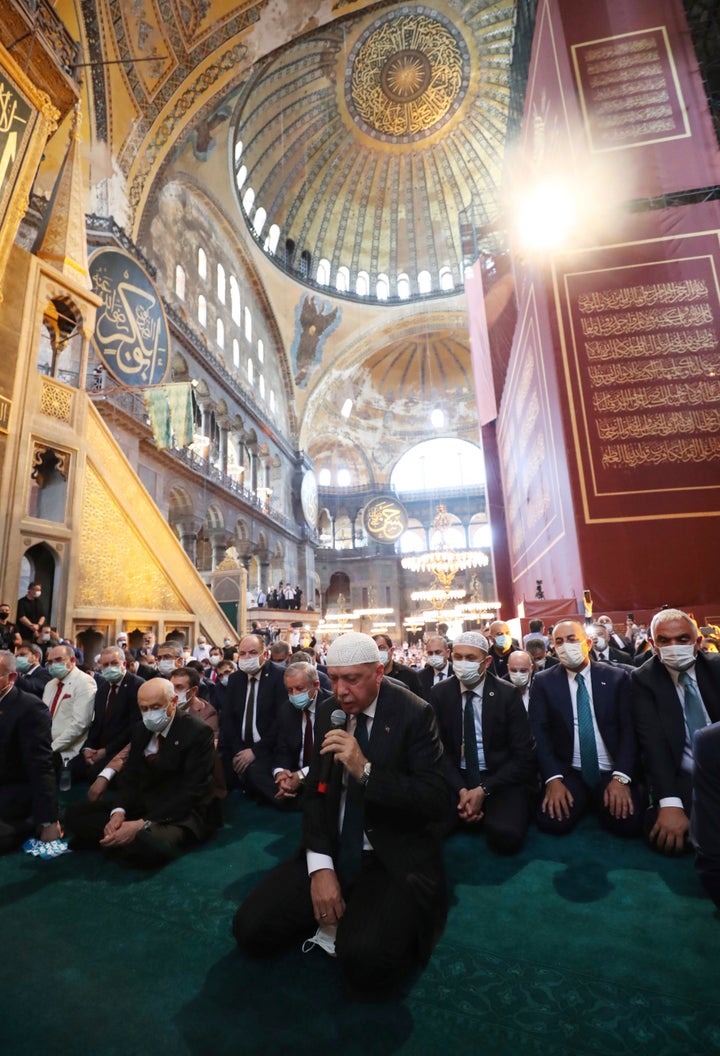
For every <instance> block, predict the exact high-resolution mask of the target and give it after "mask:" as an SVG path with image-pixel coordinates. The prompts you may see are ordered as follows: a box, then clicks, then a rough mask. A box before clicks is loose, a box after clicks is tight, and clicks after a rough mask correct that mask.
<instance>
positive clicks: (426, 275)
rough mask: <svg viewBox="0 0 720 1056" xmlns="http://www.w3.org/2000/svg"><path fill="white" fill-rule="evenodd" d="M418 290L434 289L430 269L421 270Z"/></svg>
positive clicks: (421, 291)
mask: <svg viewBox="0 0 720 1056" xmlns="http://www.w3.org/2000/svg"><path fill="white" fill-rule="evenodd" d="M418 291H419V292H420V293H430V292H431V291H432V279H431V278H430V272H429V271H421V272H420V274H419V275H418Z"/></svg>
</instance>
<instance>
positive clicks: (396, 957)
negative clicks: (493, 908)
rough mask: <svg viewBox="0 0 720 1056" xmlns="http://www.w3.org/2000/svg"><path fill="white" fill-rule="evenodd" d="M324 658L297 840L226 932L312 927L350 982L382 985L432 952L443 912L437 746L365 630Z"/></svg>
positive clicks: (442, 807) (281, 944) (280, 937)
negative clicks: (296, 848) (325, 694)
mask: <svg viewBox="0 0 720 1056" xmlns="http://www.w3.org/2000/svg"><path fill="white" fill-rule="evenodd" d="M327 668H328V675H329V677H330V682H331V684H332V687H333V696H332V697H331V698H330V699H329V700H327V701H325V702H323V703H321V704H320V705H319V707H318V709H317V715H316V720H315V745H314V751H313V756H312V760H311V763H310V770H309V772H308V776H307V778H306V781H305V792H304V793H303V795H304V800H305V802H304V816H303V841H302V848H301V850H300V852H299V853H298V854H297V855H296V856H295V857H294V858H292V859H290V860H289V861H287V862H284V863H282V864H281V865H279V866H277V868H275V869H273V870H272V872H270V873H269V874H268V875H267V876H266V877H265V878H264V879H263V880H262V881H261V882H260V884H259V885H258V886H257V887H256V888H255V889H254V890H253V891H251V892H250V894H249V895H248V897H247V898H246V899H245V901H244V902H243V904H242V905H241V906H240V908H239V909H238V911H237V913H236V914H235V919H234V921H233V931H234V934H235V938H236V939H237V941H238V943H239V944H240V946H241V947H242V948H243V949H245V950H246V951H247V952H248V953H251V954H253V955H263V954H272V953H276V952H278V951H280V950H281V949H283V948H285V947H287V946H288V945H290V944H292V943H293V942H300V941H302V940H303V939H308V938H309V937H310V936H311V935H312V933H313V932H314V931H315V930H316V929H318V931H317V934H316V936H315V938H314V940H312V941H314V942H315V943H317V944H318V945H320V946H322V948H323V949H325V950H327V951H328V952H333V953H334V954H335V955H336V956H337V959H338V963H339V964H340V967H341V970H342V971H343V974H344V976H345V979H346V981H347V982H348V983H349V984H350V986H351V988H352V989H354V990H357V991H362V992H368V991H379V992H383V993H386V992H387V991H388V989H390V988H391V987H392V986H393V985H395V984H397V983H398V982H399V981H400V980H401V979H402V977H403V976H405V975H406V974H407V973H408V972H409V971H410V970H411V969H412V968H413V966H414V965H415V964H416V963H417V962H418V961H419V960H420V961H422V960H424V959H426V958H427V957H428V956H429V955H430V952H431V950H432V947H433V945H434V943H435V942H436V941H437V939H438V937H439V935H440V933H441V931H442V928H443V925H444V921H445V913H446V892H445V879H444V872H443V861H442V847H441V837H440V830H441V826H442V823H443V821H444V819H445V814H446V811H447V789H446V786H445V781H444V778H443V773H442V769H441V757H442V745H441V743H440V738H439V736H438V731H437V724H436V722H435V716H434V714H433V711H432V708H431V707H430V705H429V704H427V703H426V702H425V701H424V700H422V699H421V698H419V697H417V696H415V694H414V693H411V692H410V691H409V690H408V689H406V688H405V687H404V686H401V685H398V684H397V683H395V682H393V681H391V680H388V679H386V678H384V677H383V664H382V662H381V660H380V656H379V652H378V647H377V645H376V643H375V642H374V641H373V639H372V638H371V637H370V636H369V635H366V634H358V633H356V632H349V633H347V634H343V635H341V636H340V637H339V638H337V639H336V640H335V641H334V642H333V643H332V645H331V646H330V648H329V650H328V654H327ZM333 938H334V947H333Z"/></svg>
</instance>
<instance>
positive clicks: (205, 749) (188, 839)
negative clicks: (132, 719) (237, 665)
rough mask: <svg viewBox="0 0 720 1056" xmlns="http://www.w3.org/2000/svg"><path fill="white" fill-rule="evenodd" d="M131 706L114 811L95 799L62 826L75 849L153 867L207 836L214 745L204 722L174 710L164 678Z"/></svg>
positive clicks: (74, 809) (211, 823) (70, 813)
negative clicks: (135, 715) (133, 714)
mask: <svg viewBox="0 0 720 1056" xmlns="http://www.w3.org/2000/svg"><path fill="white" fill-rule="evenodd" d="M137 703H138V708H139V710H140V713H141V715H142V723H138V724H137V725H136V726H135V727H134V729H133V731H132V736H131V740H130V754H129V755H128V758H127V762H126V764H125V766H124V767H123V768H122V770H121V772H120V774H119V775H118V779H117V782H118V783H117V791H118V795H117V800H116V804H115V806H114V807H113V809H112V811H111V810H110V808H109V807H108V806H106V805H105V804H104V803H102V802H100V801H97V802H90V803H74V804H72V805H71V806H70V807H68V810H67V814H66V818H65V821H66V824H67V827H68V829H69V830H70V831H71V832H73V833H74V834H75V839H74V841H73V846H74V847H88V846H90V847H93V846H95V847H96V846H98V845H99V846H100V847H101V848H102V849H103V850H104V851H106V852H107V853H108V854H109V855H110V856H111V857H114V858H119V859H122V860H123V861H125V862H127V863H129V864H132V865H138V866H143V867H152V866H158V865H164V864H165V863H166V862H169V861H171V860H172V859H173V858H177V857H178V855H180V854H182V853H183V851H185V850H187V849H188V848H190V847H191V846H194V845H195V844H197V843H200V842H202V841H203V840H206V839H207V838H208V837H209V836H210V835H211V833H212V832H213V830H214V827H215V820H214V819H215V815H214V813H213V810H212V803H213V764H214V756H215V742H214V738H213V734H212V730H211V729H210V727H209V726H208V725H207V724H206V723H204V722H202V721H201V720H200V719H197V718H195V717H194V716H192V715H187V714H182V713H181V712H179V711H178V710H177V694H176V693H175V691H174V689H173V687H172V684H171V683H170V682H168V681H167V679H164V678H153V679H151V680H150V681H149V682H145V683H143V685H142V686H140V688H139V690H138V695H137Z"/></svg>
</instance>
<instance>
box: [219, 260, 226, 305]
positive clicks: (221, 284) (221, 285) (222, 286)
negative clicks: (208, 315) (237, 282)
mask: <svg viewBox="0 0 720 1056" xmlns="http://www.w3.org/2000/svg"><path fill="white" fill-rule="evenodd" d="M217 295H218V300H219V301H220V304H225V268H224V267H223V266H222V264H218V266H217Z"/></svg>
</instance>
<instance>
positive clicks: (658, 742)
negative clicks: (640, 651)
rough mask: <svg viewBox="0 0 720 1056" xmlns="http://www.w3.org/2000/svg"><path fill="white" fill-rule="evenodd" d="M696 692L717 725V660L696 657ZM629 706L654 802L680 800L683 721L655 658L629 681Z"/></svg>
mask: <svg viewBox="0 0 720 1056" xmlns="http://www.w3.org/2000/svg"><path fill="white" fill-rule="evenodd" d="M695 673H696V675H697V683H698V688H699V689H700V694H701V696H702V698H703V704H704V705H705V708H706V710H707V712H708V714H709V716H710V718H711V720H712V721H713V722H718V721H720V656H717V657H714V656H712V655H711V654H709V653H698V655H697V659H696V662H695ZM631 705H632V714H633V721H634V722H635V728H636V730H637V735H638V740H639V742H640V751H641V752H642V757H643V762H644V764H645V769H646V770H647V774H648V781H649V784H650V788H651V790H652V792H653V793H654V795H655V798H656V799H665V798H666V797H669V796H677V797H679V798H682V796H681V794H680V792H679V790H678V783H677V782H678V776H679V775H680V773H681V764H682V757H683V751H684V748H685V717H684V715H683V709H682V705H681V704H680V698H679V697H678V694H677V690H676V689H675V685H674V683H673V680H672V676H671V675H670V674H669V672H668V670H667V668H666V667H665V665H664V664H662V663H661V662H660V659H659V657H657V656H655V657H653V659H652V660H648V662H647V663H646V664H643V665H642V667H638V668H636V670H635V671H633V673H632V677H631Z"/></svg>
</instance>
